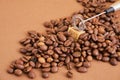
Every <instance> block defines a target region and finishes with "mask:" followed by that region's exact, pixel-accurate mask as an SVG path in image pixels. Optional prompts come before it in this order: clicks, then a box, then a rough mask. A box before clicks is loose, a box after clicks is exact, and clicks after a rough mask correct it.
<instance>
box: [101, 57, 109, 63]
mask: <svg viewBox="0 0 120 80" xmlns="http://www.w3.org/2000/svg"><path fill="white" fill-rule="evenodd" d="M109 60H110V58H109V57H103V58H102V61H104V62H108V61H109Z"/></svg>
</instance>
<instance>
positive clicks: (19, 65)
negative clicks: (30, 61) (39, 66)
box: [15, 64, 24, 69]
mask: <svg viewBox="0 0 120 80" xmlns="http://www.w3.org/2000/svg"><path fill="white" fill-rule="evenodd" d="M15 67H16V68H18V69H24V66H23V65H21V64H16V65H15Z"/></svg>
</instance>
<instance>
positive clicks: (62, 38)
mask: <svg viewBox="0 0 120 80" xmlns="http://www.w3.org/2000/svg"><path fill="white" fill-rule="evenodd" d="M57 36H58V38H59V39H60V40H61V41H66V37H65V36H64V34H63V33H62V32H59V33H58V34H57Z"/></svg>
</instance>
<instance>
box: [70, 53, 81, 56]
mask: <svg viewBox="0 0 120 80" xmlns="http://www.w3.org/2000/svg"><path fill="white" fill-rule="evenodd" d="M72 55H73V56H74V57H80V56H81V53H80V52H74V53H73V54H72Z"/></svg>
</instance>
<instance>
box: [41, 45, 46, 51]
mask: <svg viewBox="0 0 120 80" xmlns="http://www.w3.org/2000/svg"><path fill="white" fill-rule="evenodd" d="M40 49H41V50H42V51H46V50H47V49H48V47H47V46H46V45H41V46H40Z"/></svg>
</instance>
